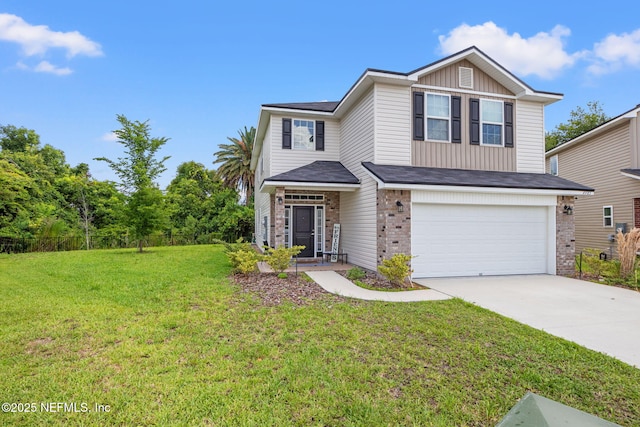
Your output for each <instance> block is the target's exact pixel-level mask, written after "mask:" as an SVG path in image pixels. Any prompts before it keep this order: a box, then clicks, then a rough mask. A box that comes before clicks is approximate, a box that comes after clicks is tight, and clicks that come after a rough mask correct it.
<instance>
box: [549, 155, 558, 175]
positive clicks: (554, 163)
mask: <svg viewBox="0 0 640 427" xmlns="http://www.w3.org/2000/svg"><path fill="white" fill-rule="evenodd" d="M554 166H555V167H554ZM549 173H550V174H551V175H553V176H558V155H557V154H556V155H554V156H551V157H549Z"/></svg>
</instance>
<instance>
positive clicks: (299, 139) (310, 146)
mask: <svg viewBox="0 0 640 427" xmlns="http://www.w3.org/2000/svg"><path fill="white" fill-rule="evenodd" d="M292 133H293V135H292V136H293V148H294V149H295V150H315V148H316V146H315V142H314V137H315V132H314V122H313V121H312V120H297V119H294V120H293V132H292Z"/></svg>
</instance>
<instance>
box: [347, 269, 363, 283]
mask: <svg viewBox="0 0 640 427" xmlns="http://www.w3.org/2000/svg"><path fill="white" fill-rule="evenodd" d="M366 275H367V273H365V272H364V270H363V269H361V268H360V267H353V268H351V269H350V270H349V271H347V279H349V280H360V279H363V278H364V277H365V276H366Z"/></svg>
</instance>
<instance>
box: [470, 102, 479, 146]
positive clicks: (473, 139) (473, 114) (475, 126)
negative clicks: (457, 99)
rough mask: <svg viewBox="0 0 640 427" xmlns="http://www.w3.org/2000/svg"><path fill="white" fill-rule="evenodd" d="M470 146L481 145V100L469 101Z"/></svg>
mask: <svg viewBox="0 0 640 427" xmlns="http://www.w3.org/2000/svg"><path fill="white" fill-rule="evenodd" d="M469 119H470V120H469V138H470V140H469V144H471V145H480V100H479V99H478V98H470V99H469Z"/></svg>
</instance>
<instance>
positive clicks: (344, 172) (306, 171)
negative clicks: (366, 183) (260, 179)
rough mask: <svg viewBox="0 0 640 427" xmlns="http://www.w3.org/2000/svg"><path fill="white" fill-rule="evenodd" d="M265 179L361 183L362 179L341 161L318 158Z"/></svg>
mask: <svg viewBox="0 0 640 427" xmlns="http://www.w3.org/2000/svg"><path fill="white" fill-rule="evenodd" d="M265 181H276V182H317V183H323V184H359V183H360V180H359V179H358V178H356V176H355V175H354V174H352V173H351V172H349V169H347V168H345V167H344V166H343V165H342V163H340V162H331V161H322V160H317V161H315V162H313V163H310V164H308V165H305V166H301V167H299V168H296V169H292V170H290V171H287V172H283V173H281V174H279V175H274V176H272V177H270V178H267V179H265Z"/></svg>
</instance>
